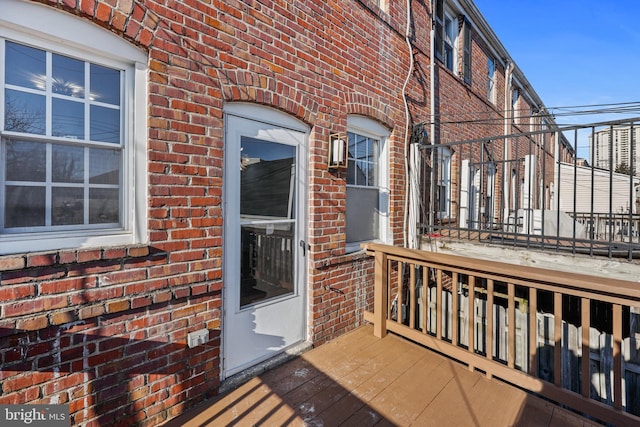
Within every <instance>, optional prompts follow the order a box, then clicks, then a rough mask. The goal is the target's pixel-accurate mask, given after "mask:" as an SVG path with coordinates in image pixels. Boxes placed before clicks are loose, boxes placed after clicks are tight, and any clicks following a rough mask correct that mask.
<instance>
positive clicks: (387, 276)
mask: <svg viewBox="0 0 640 427" xmlns="http://www.w3.org/2000/svg"><path fill="white" fill-rule="evenodd" d="M385 259H386V260H387V262H386V265H387V270H386V271H387V273H386V274H385V282H384V284H385V288H386V292H387V294H386V299H387V301H386V302H387V320H391V309H392V308H393V307H392V306H391V300H389V295H392V294H391V276H390V274H391V272H392V271H393V261H391V260H390V259H388V258H386V257H385Z"/></svg>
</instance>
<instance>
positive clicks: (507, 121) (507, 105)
mask: <svg viewBox="0 0 640 427" xmlns="http://www.w3.org/2000/svg"><path fill="white" fill-rule="evenodd" d="M505 70H506V71H505V76H504V77H505V78H504V130H503V134H504V135H505V138H504V159H505V163H504V172H503V173H504V179H503V180H502V181H503V184H504V185H503V191H504V193H503V194H504V200H505V204H504V207H503V210H504V221H505V222H507V223H508V222H509V211H510V209H511V207H510V206H511V203H514V201H513V200H511V192H510V185H511V163H510V162H509V160H510V157H511V142H510V140H509V138H507V137H506V135H509V134H510V133H511V83H512V82H511V79H512V74H513V62H511V61H510V60H509V59H506V60H505ZM516 219H517V214H516Z"/></svg>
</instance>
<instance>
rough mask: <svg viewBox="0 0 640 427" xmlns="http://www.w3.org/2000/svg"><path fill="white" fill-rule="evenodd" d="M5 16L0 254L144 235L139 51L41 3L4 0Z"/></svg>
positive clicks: (0, 73)
mask: <svg viewBox="0 0 640 427" xmlns="http://www.w3.org/2000/svg"><path fill="white" fill-rule="evenodd" d="M3 7H5V5H3ZM5 12H6V13H4V14H3V15H4V16H3V17H0V57H2V61H0V63H1V64H3V65H0V87H1V88H2V94H3V101H2V103H1V104H0V164H1V165H2V167H1V169H2V173H1V174H0V206H1V209H0V242H2V243H7V244H2V245H0V248H1V249H0V253H10V252H29V251H34V250H47V249H60V248H65V247H78V246H83V245H94V244H95V245H103V244H105V242H109V243H111V244H123V243H134V242H138V241H141V240H143V239H144V238H146V236H142V235H140V233H139V232H140V231H141V230H142V229H144V226H143V225H142V224H141V222H143V221H142V217H144V212H146V203H144V202H143V203H142V204H140V203H139V202H137V201H136V200H134V197H133V196H134V194H136V192H138V197H141V196H143V195H144V194H145V185H144V184H143V183H144V182H145V173H144V171H145V167H144V165H145V164H146V158H143V157H144V156H145V155H144V154H141V153H138V154H136V151H140V152H145V151H146V150H135V146H136V145H139V144H144V132H145V127H144V126H145V120H144V117H143V115H144V108H145V103H146V102H145V96H144V94H145V90H144V87H145V84H144V80H145V77H144V75H145V74H146V73H145V72H144V70H143V69H142V68H143V67H140V66H139V67H136V63H137V62H138V61H143V60H144V61H146V57H145V55H144V54H142V53H141V52H139V51H137V50H136V49H133V48H132V47H131V46H130V45H129V44H128V43H125V42H124V41H122V40H120V39H117V37H116V36H115V35H112V34H110V33H106V32H105V31H104V30H103V29H101V28H98V27H95V26H94V25H93V24H90V23H87V22H84V21H82V20H80V19H79V18H76V17H73V16H70V15H67V14H65V13H62V12H60V11H56V10H54V9H51V8H49V7H46V6H40V5H35V4H29V3H24V2H18V1H14V0H9V1H8V2H7V4H6V10H5ZM27 17H28V18H29V19H27ZM5 20H6V21H5ZM45 21H46V22H48V23H49V24H51V23H55V24H56V25H43V24H42V22H45ZM9 22H11V24H12V25H11V26H9V25H5V23H9ZM40 28H50V29H52V30H51V31H52V32H53V33H56V34H39V33H37V32H36V31H37V30H39V29H40ZM34 30H36V31H34ZM78 34H83V37H82V38H81V40H78V37H77V35H78ZM49 35H52V36H53V35H55V38H58V39H63V40H65V39H66V43H52V42H50V41H49V40H51V39H53V38H54V37H48V36H49ZM83 40H87V43H90V45H87V46H83V45H82V41H83ZM101 43H102V44H101ZM101 51H103V52H105V53H106V52H109V54H108V56H106V55H105V56H103V55H101V54H100V52H101ZM110 52H118V53H119V54H120V55H123V56H122V57H120V58H114V57H113V55H112V54H111V53H110ZM140 114H142V116H141V115H140ZM136 231H138V234H137V235H136ZM144 234H145V235H146V232H145V233H144ZM9 242H11V244H8V243H9Z"/></svg>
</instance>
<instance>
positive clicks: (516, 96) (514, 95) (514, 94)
mask: <svg viewBox="0 0 640 427" xmlns="http://www.w3.org/2000/svg"><path fill="white" fill-rule="evenodd" d="M519 100H520V89H518V88H517V87H515V88H513V89H512V90H511V118H512V120H513V123H514V124H518V122H519V119H520V111H518V101H519Z"/></svg>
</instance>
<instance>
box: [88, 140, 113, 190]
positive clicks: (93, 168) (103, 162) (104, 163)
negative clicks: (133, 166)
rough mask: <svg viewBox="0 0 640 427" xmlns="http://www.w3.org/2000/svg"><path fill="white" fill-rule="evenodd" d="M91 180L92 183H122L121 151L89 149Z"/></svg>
mask: <svg viewBox="0 0 640 427" xmlns="http://www.w3.org/2000/svg"><path fill="white" fill-rule="evenodd" d="M89 182H90V183H91V184H114V185H118V184H119V183H120V151H118V150H101V149H97V148H91V149H90V150H89Z"/></svg>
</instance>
